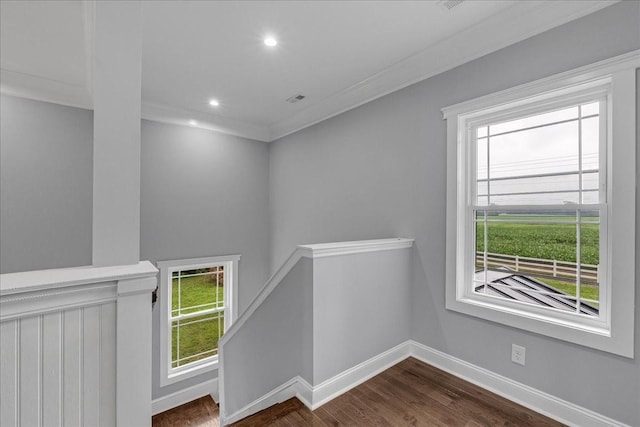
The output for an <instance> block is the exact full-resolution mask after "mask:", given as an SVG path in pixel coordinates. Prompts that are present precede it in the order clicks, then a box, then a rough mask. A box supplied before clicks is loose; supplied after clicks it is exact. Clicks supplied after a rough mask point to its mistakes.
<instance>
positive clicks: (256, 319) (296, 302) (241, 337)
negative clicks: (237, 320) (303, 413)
mask: <svg viewBox="0 0 640 427" xmlns="http://www.w3.org/2000/svg"><path fill="white" fill-rule="evenodd" d="M313 274H314V266H313V261H312V260H311V259H309V258H302V259H300V260H299V261H298V262H297V263H296V265H295V266H294V267H293V268H292V269H291V270H290V271H289V272H288V273H287V275H286V276H285V277H284V278H283V279H282V280H281V281H280V283H279V284H278V285H277V287H276V288H275V289H274V290H273V292H272V293H271V294H270V295H269V296H268V297H267V298H266V299H265V300H264V302H263V303H262V304H261V305H260V306H259V307H258V308H257V309H256V311H255V312H254V313H253V315H252V316H251V317H250V318H249V319H247V321H246V322H245V323H244V325H242V328H241V329H239V330H238V331H237V333H236V334H235V335H233V336H231V338H230V339H229V341H228V342H227V343H226V344H225V345H224V346H223V349H222V351H223V356H224V365H225V371H224V375H225V378H227V379H228V380H226V381H225V384H224V392H225V408H224V409H225V411H226V413H225V415H226V416H227V417H229V416H231V415H233V414H234V413H235V412H237V411H239V410H240V409H242V408H243V407H244V406H245V405H247V404H249V403H251V402H253V401H254V400H256V399H258V398H259V397H262V396H263V395H265V394H267V393H269V392H271V391H272V390H273V389H275V388H276V387H278V386H280V385H282V384H284V383H285V382H287V381H289V380H290V379H292V378H294V377H295V376H296V375H300V376H302V377H303V378H304V379H305V380H307V381H309V382H310V381H311V366H312V360H311V358H312V353H311V351H312V343H311V340H310V337H311V336H312V333H311V332H312V331H311V329H312V325H311V312H312V310H311V308H312V304H313V301H312V297H311V295H312V286H313Z"/></svg>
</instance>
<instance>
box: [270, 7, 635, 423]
mask: <svg viewBox="0 0 640 427" xmlns="http://www.w3.org/2000/svg"><path fill="white" fill-rule="evenodd" d="M639 16H640V2H622V3H619V4H616V5H614V6H611V7H608V8H606V9H604V10H602V11H599V12H597V13H595V14H593V15H590V16H587V17H584V18H582V19H579V20H577V21H574V22H571V23H569V24H566V25H564V26H561V27H559V28H556V29H553V30H551V31H548V32H546V33H543V34H541V35H538V36H536V37H533V38H530V39H528V40H525V41H523V42H520V43H518V44H516V45H513V46H510V47H508V48H505V49H503V50H500V51H498V52H495V53H493V54H490V55H487V56H485V57H483V58H480V59H478V60H475V61H472V62H470V63H468V64H465V65H463V66H461V67H458V68H456V69H454V70H451V71H448V72H445V73H443V74H441V75H438V76H435V77H433V78H430V79H428V80H425V81H423V82H420V83H418V84H415V85H413V86H410V87H408V88H406V89H404V90H401V91H398V92H395V93H392V94H390V95H388V96H386V97H384V98H381V99H379V100H376V101H374V102H371V103H368V104H366V105H363V106H361V107H359V108H357V109H355V110H352V111H349V112H347V113H345V114H341V115H339V116H337V117H335V118H332V119H330V120H327V121H325V122H322V123H319V124H317V125H315V126H313V127H311V128H307V129H305V130H302V131H300V132H298V133H295V134H293V135H290V136H288V137H285V138H283V139H281V140H279V141H276V142H274V143H272V144H271V146H270V159H271V165H270V221H271V233H272V241H271V265H272V268H274V267H275V266H277V265H279V264H280V263H281V262H282V261H283V259H284V258H285V257H286V255H287V254H288V251H290V248H292V247H293V246H294V245H295V244H301V243H309V242H314V243H315V242H323V241H337V240H351V239H368V238H379V237H390V236H401V237H414V238H416V246H415V248H414V271H413V274H414V288H413V291H412V302H413V307H412V322H411V337H412V338H413V339H415V340H417V341H419V342H421V343H424V344H425V345H428V346H430V347H433V348H436V349H438V350H440V351H443V352H445V353H448V354H450V355H452V356H455V357H458V358H461V359H463V360H466V361H468V362H470V363H473V364H475V365H478V366H481V367H483V368H486V369H489V370H491V371H493V372H496V373H498V374H501V375H504V376H506V377H508V378H511V379H514V380H516V381H519V382H522V383H524V384H527V385H530V386H532V387H535V388H537V389H540V390H542V391H545V392H547V393H550V394H552V395H555V396H557V397H560V398H562V399H565V400H567V401H570V402H573V403H576V404H578V405H581V406H583V407H586V408H589V409H591V410H594V411H596V412H599V413H602V414H604V415H607V416H610V417H612V418H615V419H618V420H620V421H623V422H626V423H628V424H630V425H640V409H639V407H638V405H637V402H638V401H640V362H639V361H638V358H636V360H630V359H626V358H621V357H617V356H613V355H610V354H607V353H603V352H600V351H595V350H590V349H588V348H584V347H581V346H578V345H573V344H569V343H565V342H560V341H557V340H554V339H549V338H545V337H542V336H539V335H536V334H531V333H527V332H523V331H520V330H517V329H514V328H510V327H506V326H501V325H498V324H494V323H490V322H487V321H483V320H479V319H475V318H472V317H468V316H465V315H461V314H457V313H454V312H450V311H447V310H446V309H445V296H444V291H445V287H444V281H445V251H444V247H445V214H446V213H445V163H446V153H445V123H444V122H443V120H442V115H441V113H440V108H442V107H445V106H448V105H451V104H455V103H457V102H461V101H465V100H468V99H472V98H475V97H477V96H481V95H485V94H489V93H492V92H495V91H498V90H501V89H506V88H509V87H512V86H515V85H518V84H522V83H527V82H530V81H532V80H535V79H538V78H541V77H545V76H548V75H551V74H555V73H558V72H561V71H565V70H569V69H573V68H576V67H578V66H582V65H586V64H589V63H592V62H595V61H598V60H602V59H606V58H609V57H612V56H615V55H618V54H622V53H625V52H628V51H631V50H634V49H639V48H640V33H639V31H640V30H639V26H638V18H639ZM639 212H640V210H639ZM637 246H638V245H637ZM639 247H640V246H639ZM639 253H640V251H639ZM639 277H640V276H639ZM637 294H640V292H637ZM638 297H639V295H636V298H638ZM636 305H637V306H640V305H639V304H636ZM630 321H635V322H636V323H635V324H636V354H640V350H639V348H640V335H639V333H640V324H639V323H640V320H639V318H638V315H637V314H636V319H635V320H632V319H630ZM511 343H517V344H520V345H524V346H526V347H527V366H526V367H521V366H518V365H515V364H513V363H511V361H510V348H511Z"/></svg>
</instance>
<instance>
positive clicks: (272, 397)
mask: <svg viewBox="0 0 640 427" xmlns="http://www.w3.org/2000/svg"><path fill="white" fill-rule="evenodd" d="M300 380H301V378H300V377H298V376H296V377H293V378H291V379H290V380H289V381H286V382H285V383H283V384H281V385H279V386H278V387H276V388H274V389H273V390H271V391H270V392H269V393H267V394H264V395H263V396H261V397H259V398H257V399H256V400H254V401H253V402H251V403H249V404H248V405H246V406H245V407H244V408H242V409H240V410H238V411H236V412H234V413H233V414H231V415H229V416H226V415H225V414H224V413H223V412H222V405H220V425H221V426H225V425H228V424H232V423H235V422H236V421H240V420H241V419H243V418H246V417H248V416H250V415H253V414H255V413H258V412H260V411H262V410H263V409H267V408H268V407H270V406H273V405H277V404H278V403H280V402H284V401H285V400H288V399H291V398H292V397H296V395H297V393H298V388H299V387H300V384H302V383H301V381H300ZM303 381H304V380H303ZM305 383H306V381H305ZM306 384H307V385H308V383H306ZM303 387H304V386H303Z"/></svg>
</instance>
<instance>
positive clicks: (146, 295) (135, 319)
mask: <svg viewBox="0 0 640 427" xmlns="http://www.w3.org/2000/svg"><path fill="white" fill-rule="evenodd" d="M155 287H156V279H155V277H146V278H142V279H129V280H121V281H119V282H118V303H117V322H116V323H117V324H116V328H117V335H116V336H117V338H116V339H117V342H116V367H117V369H116V372H117V374H116V425H117V426H123V427H125V426H136V427H143V426H150V425H151V291H152V290H153V289H155Z"/></svg>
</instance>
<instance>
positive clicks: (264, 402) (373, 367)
mask: <svg viewBox="0 0 640 427" xmlns="http://www.w3.org/2000/svg"><path fill="white" fill-rule="evenodd" d="M407 357H415V358H416V359H418V360H420V361H422V362H424V363H427V364H429V365H432V366H435V367H436V368H439V369H442V370H443V371H446V372H448V373H450V374H452V375H454V376H456V377H459V378H462V379H464V380H466V381H469V382H470V383H473V384H476V385H478V386H480V387H482V388H484V389H486V390H489V391H491V392H493V393H496V394H498V395H500V396H502V397H504V398H506V399H509V400H511V401H513V402H516V403H518V404H520V405H522V406H525V407H527V408H530V409H532V410H534V411H536V412H538V413H541V414H543V415H546V416H548V417H550V418H553V419H555V420H557V421H559V422H562V423H564V424H567V425H569V426H576V427H630V426H628V425H626V424H624V423H621V422H619V421H616V420H613V419H611V418H608V417H606V416H604V415H601V414H598V413H596V412H594V411H591V410H589V409H586V408H583V407H581V406H578V405H575V404H573V403H571V402H567V401H565V400H562V399H559V398H557V397H555V396H553V395H550V394H548V393H545V392H542V391H540V390H537V389H535V388H533V387H529V386H527V385H525V384H522V383H519V382H517V381H513V380H511V379H509V378H507V377H504V376H502V375H499V374H496V373H494V372H491V371H489V370H487V369H484V368H481V367H479V366H475V365H472V364H471V363H468V362H465V361H464V360H461V359H458V358H456V357H453V356H450V355H448V354H446V353H443V352H441V351H438V350H436V349H433V348H430V347H427V346H426V345H424V344H420V343H418V342H416V341H412V340H409V341H406V342H404V343H402V344H399V345H397V346H396V347H393V348H392V349H389V350H387V351H385V352H384V353H381V354H379V355H378V356H375V357H372V358H371V359H369V360H366V361H364V362H362V363H360V364H358V365H356V366H354V367H352V368H350V369H347V370H346V371H344V372H341V373H340V374H338V375H336V376H334V377H332V378H329V379H328V380H326V381H323V382H322V383H320V384H318V385H317V386H312V385H310V384H309V383H308V382H307V381H305V380H304V379H303V378H301V377H299V376H296V377H294V378H292V379H290V380H289V381H287V382H286V383H284V384H282V385H281V386H279V387H277V388H275V389H274V390H272V391H271V392H269V393H267V394H265V395H264V396H262V397H260V398H258V399H256V400H254V401H253V402H251V403H250V404H248V405H247V406H245V407H244V408H242V409H241V410H239V411H237V412H235V413H234V414H232V415H230V416H229V417H224V416H223V414H220V425H222V426H224V425H227V424H231V423H234V422H236V421H239V420H241V419H243V418H245V417H248V416H250V415H253V414H255V413H257V412H259V411H261V410H263V409H266V408H268V407H270V406H272V405H275V404H277V403H280V402H283V401H285V400H287V399H290V398H292V397H297V398H298V399H299V400H300V401H301V402H302V403H303V404H304V405H305V406H307V407H308V408H309V409H311V410H314V409H317V408H319V407H320V406H322V405H323V404H325V403H327V402H329V401H330V400H332V399H334V398H336V397H338V396H340V395H341V394H343V393H345V392H347V391H349V390H350V389H352V388H354V387H356V386H358V385H359V384H361V383H363V382H365V381H367V380H368V379H370V378H372V377H374V376H376V375H378V374H379V373H380V372H382V371H384V370H386V369H388V368H390V367H391V366H393V365H395V364H397V363H398V362H400V361H402V360H404V359H406V358H407ZM154 404H155V401H154ZM154 413H155V412H154Z"/></svg>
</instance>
